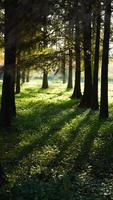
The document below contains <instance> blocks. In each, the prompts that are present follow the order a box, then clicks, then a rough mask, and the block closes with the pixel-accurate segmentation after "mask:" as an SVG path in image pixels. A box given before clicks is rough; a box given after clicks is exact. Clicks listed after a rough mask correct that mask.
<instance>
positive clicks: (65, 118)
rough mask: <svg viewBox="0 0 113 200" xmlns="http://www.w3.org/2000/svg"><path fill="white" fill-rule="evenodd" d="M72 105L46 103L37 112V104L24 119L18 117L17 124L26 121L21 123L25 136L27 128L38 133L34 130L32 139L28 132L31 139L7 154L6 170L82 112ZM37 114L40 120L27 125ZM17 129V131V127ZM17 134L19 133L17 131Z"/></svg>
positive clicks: (69, 103) (38, 147)
mask: <svg viewBox="0 0 113 200" xmlns="http://www.w3.org/2000/svg"><path fill="white" fill-rule="evenodd" d="M72 105H73V102H65V103H62V104H59V105H54V104H50V105H47V107H46V106H44V109H41V111H40V112H39V113H38V110H37V109H36V108H37V106H34V108H33V112H32V113H31V115H30V116H29V114H28V115H27V116H25V117H24V120H23V118H19V124H22V123H23V124H24V122H25V123H26V122H27V124H25V126H24V125H23V126H24V130H23V131H25V132H26V134H25V137H27V134H28V131H29V129H30V131H33V130H35V131H36V130H38V131H39V132H40V133H38V131H37V132H35V137H34V138H33V139H32V136H33V135H32V134H31V132H30V134H31V141H29V143H28V145H24V146H23V147H20V148H19V149H17V150H15V149H13V155H12V154H11V157H10V156H9V158H8V159H7V160H6V162H5V165H6V166H7V168H8V170H9V169H11V170H13V167H14V166H17V165H18V164H19V162H20V161H21V160H22V159H23V158H24V157H26V156H27V155H29V154H30V153H31V152H32V151H33V149H35V148H37V149H38V150H40V149H41V148H42V147H43V146H44V145H46V144H48V140H50V139H51V138H52V137H53V136H54V135H55V134H56V132H58V131H59V130H60V129H62V127H63V126H64V124H65V123H69V122H70V120H72V119H73V118H76V117H77V116H78V115H80V114H81V113H83V112H84V110H82V109H81V110H80V109H77V108H76V107H75V106H74V107H73V106H72ZM59 107H60V108H59ZM64 108H65V110H64ZM52 109H54V110H56V112H57V115H56V113H54V114H53V111H52V112H51V110H52ZM45 112H47V114H48V112H49V119H47V118H46V117H45V115H46V114H45ZM38 116H39V117H40V118H42V121H39V123H37V122H34V123H35V126H34V127H32V126H29V125H28V121H31V122H32V123H33V120H34V119H35V118H36V117H37V118H38ZM32 123H31V124H32ZM41 126H42V127H43V126H44V130H43V128H41ZM45 126H47V128H45ZM17 130H18V131H19V127H18V129H17ZM22 134H23V132H22ZM19 135H21V134H20V133H19ZM10 139H11V138H10ZM10 142H11V141H10Z"/></svg>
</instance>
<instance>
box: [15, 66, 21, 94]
mask: <svg viewBox="0 0 113 200" xmlns="http://www.w3.org/2000/svg"><path fill="white" fill-rule="evenodd" d="M19 93H20V66H19V65H18V66H17V69H16V94H19Z"/></svg>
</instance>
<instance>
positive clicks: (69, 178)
mask: <svg viewBox="0 0 113 200" xmlns="http://www.w3.org/2000/svg"><path fill="white" fill-rule="evenodd" d="M91 117H92V112H91V111H89V112H87V114H86V116H85V117H84V118H83V119H82V120H81V121H80V122H79V124H78V125H77V126H76V128H75V129H74V130H73V132H72V133H69V134H71V135H70V138H69V140H68V141H66V142H64V143H63V144H62V145H61V148H60V152H59V154H58V155H57V156H56V157H55V158H54V159H53V160H51V162H50V163H49V164H48V165H47V166H46V168H48V174H46V173H45V174H44V171H42V173H43V174H40V176H39V175H38V174H35V175H33V176H31V177H30V178H28V179H27V180H26V181H25V182H22V184H21V185H19V184H17V185H15V186H14V187H13V188H12V190H11V194H10V195H11V196H12V200H13V199H15V200H16V199H18V197H21V198H23V199H26V200H27V199H28V200H30V199H35V198H36V199H38V200H43V199H48V200H68V199H69V200H72V199H80V198H81V197H82V198H85V199H92V198H93V199H96V198H97V197H98V199H99V200H102V199H104V198H103V196H104V193H103V194H102V186H101V183H102V180H100V182H99V183H98V181H96V183H95V181H94V182H93V183H91V182H90V181H89V182H86V185H85V183H84V184H82V180H81V181H80V180H78V177H79V175H80V174H81V171H82V170H83V169H85V168H87V165H88V164H89V160H90V159H89V158H90V154H91V152H92V146H93V143H94V140H95V138H96V137H98V131H99V129H100V127H101V125H102V123H101V122H98V120H95V119H94V120H95V121H94V120H91ZM88 123H89V125H90V128H89V131H88V132H87V133H86V135H85V137H84V139H83V140H81V149H80V151H79V153H78V154H77V156H76V158H74V155H73V157H72V159H73V161H74V162H73V163H74V165H73V164H72V162H71V160H70V164H69V165H68V171H67V172H68V173H67V174H65V175H63V176H61V177H60V176H59V175H60V174H58V176H57V177H52V174H51V173H50V171H51V169H54V168H55V167H57V165H60V164H61V161H62V160H63V159H64V158H65V156H66V150H67V149H69V148H70V147H71V146H73V145H72V144H73V143H74V141H75V140H76V139H78V138H77V137H79V136H80V135H79V134H80V129H82V128H83V127H84V126H85V124H88ZM76 142H77V141H76ZM46 143H47V141H46V140H45V142H44V144H46ZM70 150H71V149H70ZM75 151H76V146H75ZM70 154H71V152H70ZM63 167H64V168H65V167H66V166H65V165H64V166H63ZM46 176H47V177H46ZM95 184H96V186H95ZM96 187H97V188H96ZM86 191H87V192H86ZM97 192H98V193H97Z"/></svg>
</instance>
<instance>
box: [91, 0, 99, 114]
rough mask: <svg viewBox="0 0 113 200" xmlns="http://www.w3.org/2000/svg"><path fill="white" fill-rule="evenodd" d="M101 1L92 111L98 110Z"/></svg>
mask: <svg viewBox="0 0 113 200" xmlns="http://www.w3.org/2000/svg"><path fill="white" fill-rule="evenodd" d="M100 6H101V5H100V1H98V3H97V12H98V13H97V16H96V44H95V58H94V70H93V92H92V109H93V110H98V108H99V105H98V70H99V49H100V25H101V13H100V12H101V8H100Z"/></svg>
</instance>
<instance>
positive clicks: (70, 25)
mask: <svg viewBox="0 0 113 200" xmlns="http://www.w3.org/2000/svg"><path fill="white" fill-rule="evenodd" d="M72 36H73V21H72V20H71V19H70V20H69V41H68V44H69V72H68V84H67V89H71V88H72V87H73V66H72V64H73V51H72Z"/></svg>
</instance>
